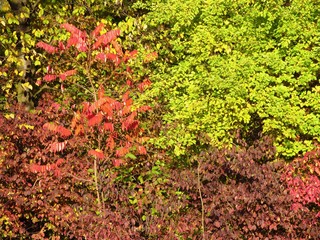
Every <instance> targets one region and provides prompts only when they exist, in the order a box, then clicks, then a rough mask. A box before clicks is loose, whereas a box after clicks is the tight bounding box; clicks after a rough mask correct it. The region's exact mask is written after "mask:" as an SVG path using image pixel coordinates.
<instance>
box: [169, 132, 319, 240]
mask: <svg viewBox="0 0 320 240" xmlns="http://www.w3.org/2000/svg"><path fill="white" fill-rule="evenodd" d="M274 157H275V149H274V147H273V143H272V141H271V139H270V138H268V137H262V138H260V139H259V140H258V141H256V142H255V143H254V144H252V145H243V146H242V147H234V148H232V149H230V150H228V149H222V150H217V149H213V150H210V151H208V152H203V153H202V154H201V155H200V157H199V160H198V164H199V165H198V169H197V166H195V167H193V168H188V169H185V170H181V169H180V170H179V171H178V170H177V172H176V173H175V174H177V175H175V174H174V173H173V174H172V176H175V177H174V181H175V183H176V187H178V188H179V189H180V191H181V192H184V193H185V194H188V196H189V198H188V200H187V202H188V209H187V210H186V213H185V214H184V215H180V216H179V217H180V218H179V220H178V221H177V220H176V221H177V222H176V224H177V228H176V229H177V231H179V232H180V235H181V236H182V239H193V238H194V237H195V236H198V237H199V236H200V235H201V230H202V229H204V234H203V235H202V236H203V239H210V238H213V239H265V238H268V239H298V238H299V239H308V238H314V239H315V238H317V237H318V236H319V231H320V225H319V222H318V221H317V219H315V218H314V215H313V214H312V213H310V212H308V211H303V210H297V211H296V212H293V211H292V210H291V205H292V203H293V201H292V200H293V199H292V198H291V197H290V194H289V191H288V190H287V185H286V182H285V181H283V180H282V174H281V172H283V171H284V170H285V169H286V168H285V166H284V164H282V163H280V162H272V161H273V160H274ZM199 192H200V193H199ZM200 194H201V195H200ZM201 219H202V220H203V222H202V223H201ZM201 226H202V228H201Z"/></svg>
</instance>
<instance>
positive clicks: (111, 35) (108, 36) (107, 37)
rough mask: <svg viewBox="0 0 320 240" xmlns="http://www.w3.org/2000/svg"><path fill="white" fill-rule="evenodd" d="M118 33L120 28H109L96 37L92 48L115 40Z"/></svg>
mask: <svg viewBox="0 0 320 240" xmlns="http://www.w3.org/2000/svg"><path fill="white" fill-rule="evenodd" d="M119 35H120V29H114V30H111V31H109V32H107V33H105V34H103V35H101V36H100V37H98V39H97V41H96V42H95V43H94V44H93V46H92V48H93V49H96V48H98V47H100V46H101V45H102V46H106V45H107V44H108V43H110V42H111V41H113V40H115V39H116V38H117V37H118V36H119Z"/></svg>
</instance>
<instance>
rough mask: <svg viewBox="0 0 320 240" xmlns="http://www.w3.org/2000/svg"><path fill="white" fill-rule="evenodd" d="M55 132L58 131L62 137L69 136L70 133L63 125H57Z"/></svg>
mask: <svg viewBox="0 0 320 240" xmlns="http://www.w3.org/2000/svg"><path fill="white" fill-rule="evenodd" d="M57 132H58V133H60V135H61V136H62V137H69V136H70V135H71V131H70V130H69V129H67V128H65V127H63V126H58V127H57Z"/></svg>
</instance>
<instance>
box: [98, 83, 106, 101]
mask: <svg viewBox="0 0 320 240" xmlns="http://www.w3.org/2000/svg"><path fill="white" fill-rule="evenodd" d="M104 94H105V90H104V87H103V86H100V88H99V90H98V99H101V98H103V97H104Z"/></svg>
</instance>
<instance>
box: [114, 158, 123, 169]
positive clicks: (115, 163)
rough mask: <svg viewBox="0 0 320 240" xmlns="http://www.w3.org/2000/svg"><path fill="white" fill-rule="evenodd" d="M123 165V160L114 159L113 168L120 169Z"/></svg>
mask: <svg viewBox="0 0 320 240" xmlns="http://www.w3.org/2000/svg"><path fill="white" fill-rule="evenodd" d="M122 164H123V160H122V159H118V158H116V159H113V166H115V167H119V166H121V165H122Z"/></svg>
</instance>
